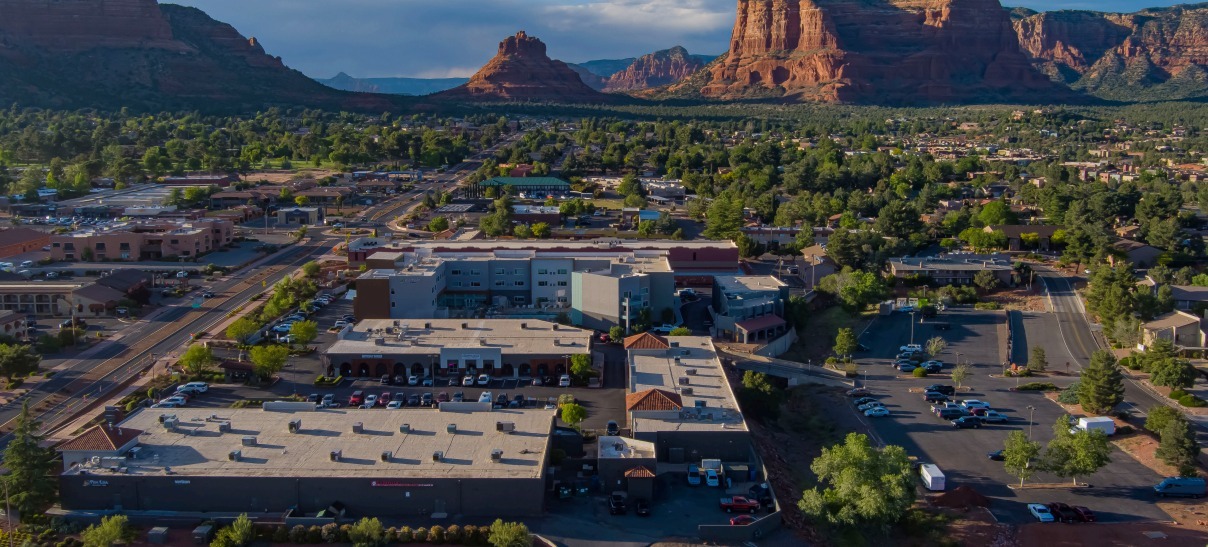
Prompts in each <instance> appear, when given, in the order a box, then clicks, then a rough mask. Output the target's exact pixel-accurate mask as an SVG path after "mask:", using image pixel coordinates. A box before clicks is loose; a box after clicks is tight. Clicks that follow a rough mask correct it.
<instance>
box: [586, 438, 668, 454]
mask: <svg viewBox="0 0 1208 547" xmlns="http://www.w3.org/2000/svg"><path fill="white" fill-rule="evenodd" d="M599 446H600V452H599V454H600V458H603V459H631V458H654V457H656V454H655V450H654V443H652V442H647V441H639V440H637V439H629V438H625V437H612V436H608V435H602V436H600V442H599Z"/></svg>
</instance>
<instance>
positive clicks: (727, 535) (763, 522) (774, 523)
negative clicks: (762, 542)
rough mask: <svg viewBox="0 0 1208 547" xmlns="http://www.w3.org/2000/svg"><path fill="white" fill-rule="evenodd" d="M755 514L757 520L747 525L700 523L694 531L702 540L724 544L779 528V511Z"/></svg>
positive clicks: (765, 533) (764, 535) (749, 539)
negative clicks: (762, 514) (765, 514)
mask: <svg viewBox="0 0 1208 547" xmlns="http://www.w3.org/2000/svg"><path fill="white" fill-rule="evenodd" d="M755 516H756V518H758V519H759V520H756V521H755V522H753V523H751V524H749V525H747V526H729V525H719V524H702V525H700V526H697V527H696V533H697V535H699V536H700V538H701V539H702V540H704V541H707V542H717V543H723V544H726V543H742V542H746V541H751V540H755V539H761V538H765V537H767V536H769V535H771V533H772V532H774V531H776V529H778V528H780V524H781V520H780V511H777V512H775V513H772V514H770V515H767V516H760V515H758V514H757V515H755Z"/></svg>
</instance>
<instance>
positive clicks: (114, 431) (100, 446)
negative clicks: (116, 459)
mask: <svg viewBox="0 0 1208 547" xmlns="http://www.w3.org/2000/svg"><path fill="white" fill-rule="evenodd" d="M142 434H143V432H142V430H140V429H130V428H128V427H110V426H107V425H97V426H93V427H92V429H89V430H88V431H85V432H83V433H81V434H80V435H79V436H77V437H76V438H74V439H71V440H69V441H67V442H65V443H63V444H60V445H59V446H58V449H59V451H60V452H66V451H72V450H88V451H96V452H104V451H116V450H117V449H119V448H121V447H123V446H126V444H127V443H129V442H130V441H132V440H134V439H136V438H138V436H139V435H142Z"/></svg>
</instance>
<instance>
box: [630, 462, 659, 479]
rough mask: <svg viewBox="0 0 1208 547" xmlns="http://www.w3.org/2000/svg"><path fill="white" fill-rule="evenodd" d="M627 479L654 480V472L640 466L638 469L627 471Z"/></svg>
mask: <svg viewBox="0 0 1208 547" xmlns="http://www.w3.org/2000/svg"><path fill="white" fill-rule="evenodd" d="M625 477H626V478H630V479H653V478H654V471H651V470H650V469H649V468H647V467H646V466H644V465H639V466H637V467H634V468H631V469H627V470H626V471H625Z"/></svg>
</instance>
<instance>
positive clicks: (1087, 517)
mask: <svg viewBox="0 0 1208 547" xmlns="http://www.w3.org/2000/svg"><path fill="white" fill-rule="evenodd" d="M1072 509H1073V510H1074V514H1075V515H1077V516H1078V520H1079V521H1080V522H1095V521H1096V520H1095V513H1094V512H1093V511H1091V510H1090V509H1087V508H1086V507H1083V506H1081V505H1075V506H1073V507H1072Z"/></svg>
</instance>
